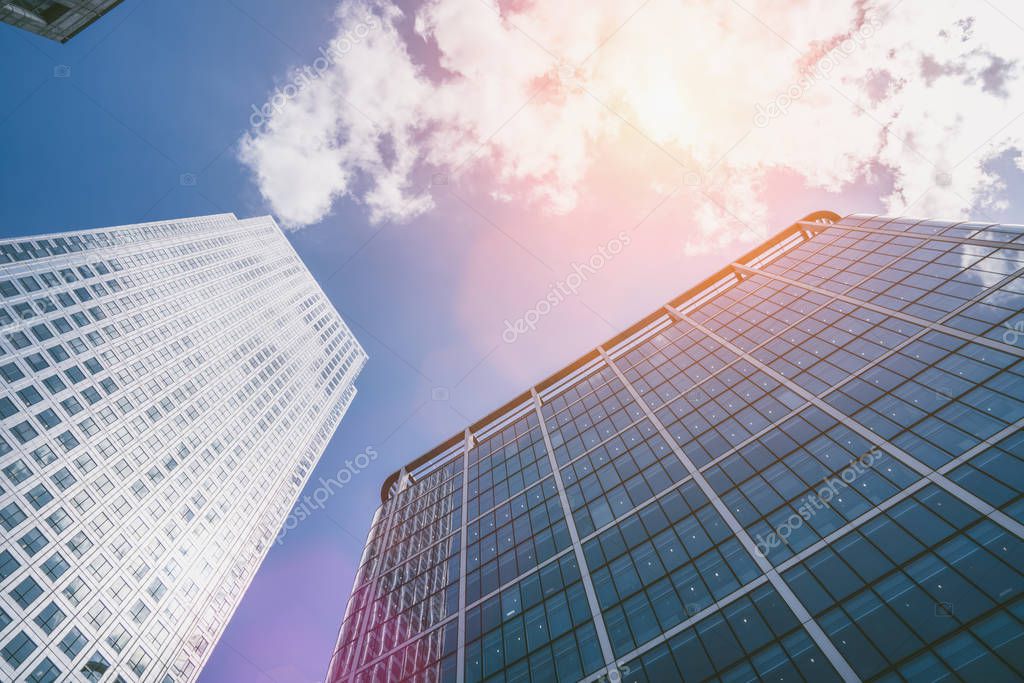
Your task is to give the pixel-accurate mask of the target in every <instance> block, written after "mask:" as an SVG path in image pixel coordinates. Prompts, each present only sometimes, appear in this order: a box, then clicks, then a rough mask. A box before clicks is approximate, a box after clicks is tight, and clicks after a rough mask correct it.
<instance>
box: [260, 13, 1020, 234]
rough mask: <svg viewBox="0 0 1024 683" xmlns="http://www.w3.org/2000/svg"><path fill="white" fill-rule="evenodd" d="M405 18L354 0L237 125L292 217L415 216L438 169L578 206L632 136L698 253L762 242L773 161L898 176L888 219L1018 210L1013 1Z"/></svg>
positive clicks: (429, 203) (270, 197)
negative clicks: (1011, 184)
mask: <svg viewBox="0 0 1024 683" xmlns="http://www.w3.org/2000/svg"><path fill="white" fill-rule="evenodd" d="M411 12H412V14H407V13H403V12H402V11H401V10H399V9H398V8H397V7H396V6H395V5H392V4H390V3H388V2H383V1H382V2H374V3H357V2H346V3H344V4H343V5H342V6H341V7H340V8H339V9H338V13H337V21H338V26H339V29H338V39H337V40H338V41H339V43H340V41H344V43H343V45H344V50H343V51H340V50H339V54H337V55H336V57H337V58H336V59H331V60H330V63H329V64H327V67H326V68H325V70H324V72H323V73H322V74H319V70H318V75H317V77H316V78H310V79H306V81H305V82H304V83H302V86H301V87H296V88H293V89H292V91H291V92H289V93H287V95H288V96H287V97H284V96H278V97H276V99H275V98H273V97H272V98H271V99H270V100H269V101H268V104H269V103H273V104H274V106H272V107H269V108H267V107H265V108H264V111H265V112H266V113H267V114H268V116H266V117H265V118H266V120H261V121H259V124H260V125H259V126H258V127H257V128H254V129H253V130H251V131H250V132H248V133H247V134H246V135H245V136H244V137H243V139H242V141H241V144H240V158H241V159H242V160H243V161H244V163H246V164H247V165H248V166H249V167H250V168H251V169H252V172H253V174H254V177H255V179H256V182H257V183H258V186H259V188H260V191H261V192H262V194H263V196H264V197H265V199H266V200H267V202H268V203H269V204H270V205H271V207H272V208H273V210H274V211H275V212H276V213H277V214H278V215H279V216H280V218H281V220H282V222H283V223H285V224H286V225H288V226H290V227H301V226H303V225H308V224H312V223H315V222H318V221H320V220H322V219H323V218H325V217H326V216H327V215H328V214H329V213H330V212H331V210H332V208H333V207H334V206H335V205H336V204H337V203H338V202H340V201H355V202H358V203H360V204H362V205H364V206H365V209H366V211H367V213H368V217H369V218H370V220H371V221H374V222H401V221H407V220H410V219H413V218H415V217H416V216H419V215H421V214H423V213H425V212H428V211H431V210H432V209H434V207H435V204H434V198H433V195H432V192H431V191H432V188H431V187H430V179H431V178H436V177H438V176H439V175H440V176H442V177H444V178H445V182H446V183H450V184H452V185H457V184H458V183H459V182H460V181H461V180H463V179H465V178H466V177H467V176H468V174H470V173H473V174H476V175H475V176H474V177H477V178H479V177H484V178H486V182H487V184H488V185H489V187H487V188H486V189H485V192H486V194H487V195H488V196H489V197H490V198H491V199H492V200H494V199H497V200H499V201H520V202H526V203H529V204H531V205H535V206H536V208H537V210H538V211H547V212H554V213H562V214H568V213H571V212H573V211H574V210H575V209H576V207H577V205H578V203H579V201H580V197H581V196H582V194H583V191H584V190H585V189H586V188H585V187H584V186H585V183H586V182H588V178H589V177H591V175H590V174H589V173H588V172H589V171H590V170H591V169H593V167H594V166H595V165H600V164H602V163H608V159H609V155H608V154H607V150H608V148H609V147H610V146H611V145H613V144H616V143H621V141H622V140H623V139H625V138H629V139H630V140H633V141H634V142H633V143H631V144H636V145H650V146H654V147H656V148H657V149H658V150H659V151H660V153H661V154H663V155H664V156H665V157H666V158H667V159H670V160H671V162H672V163H673V164H674V165H675V167H677V168H678V169H679V173H678V176H677V177H676V178H675V179H674V180H673V181H672V182H670V183H669V184H670V185H676V186H678V187H677V189H678V188H681V189H682V190H683V191H686V192H692V193H695V196H696V207H697V208H696V210H695V213H694V215H693V216H692V217H691V220H690V222H689V227H688V229H687V231H686V233H685V234H684V235H683V236H682V240H681V242H680V244H681V246H682V248H685V249H686V250H687V251H690V252H701V251H706V250H711V249H716V248H721V247H723V246H726V245H728V244H731V243H733V242H735V241H753V240H756V239H759V238H761V237H763V236H764V235H765V234H766V232H767V230H768V226H767V225H766V217H767V215H768V210H767V207H768V206H769V204H770V201H771V198H770V197H766V196H765V179H766V177H767V176H768V174H770V173H772V172H773V171H777V170H779V169H789V170H792V171H793V172H795V173H798V174H799V175H800V176H801V177H802V178H803V180H804V183H805V185H806V186H807V187H811V188H822V189H826V190H829V191H834V192H835V191H842V190H843V188H845V187H848V186H850V185H851V184H852V183H855V182H858V181H863V180H865V179H866V180H868V181H871V180H872V174H873V173H876V172H877V171H878V170H879V169H882V170H884V171H885V172H886V176H887V178H889V179H891V183H888V184H886V186H885V192H886V196H884V198H883V201H884V204H885V205H886V206H887V208H888V209H889V211H891V212H893V213H908V212H909V213H913V214H916V215H939V216H943V217H956V216H964V215H967V214H968V213H970V212H971V211H972V210H973V211H978V210H985V209H990V208H1000V207H1002V206H1003V205H1004V203H1005V185H1004V181H1003V179H1002V178H1000V177H999V176H998V175H997V174H996V173H995V172H994V171H992V170H991V163H990V162H991V161H992V160H993V159H995V158H996V157H999V156H1000V155H1003V154H1006V153H1007V151H1011V152H1012V153H1013V154H1014V156H1015V157H1016V159H1017V163H1018V166H1020V165H1021V164H1022V162H1021V156H1020V150H1022V149H1024V140H1022V138H1024V117H1020V114H1021V112H1024V81H1022V64H1024V29H1021V27H1020V26H1019V25H1018V24H1024V11H1022V10H1020V9H1015V8H1011V7H1009V3H1006V2H1002V3H1000V2H998V1H997V2H993V3H977V2H968V1H964V2H957V1H946V2H933V1H929V2H923V0H902V1H899V0H893V1H880V0H879V1H874V0H861V1H859V2H848V3H843V2H836V1H835V0H803V1H800V2H788V3H782V2H778V1H777V0H776V1H767V0H765V1H758V0H738V1H737V2H721V1H715V2H688V3H680V2H676V1H673V0H650V1H649V2H643V1H642V0H637V1H636V2H632V3H627V2H623V1H622V0H615V1H613V0H561V1H560V2H515V3H501V4H500V5H499V4H498V3H495V2H491V1H490V0H428V1H427V2H424V3H422V4H421V5H419V6H418V7H417V8H415V9H414V10H412V11H411ZM1013 12H1017V13H1018V14H1021V15H1022V16H1020V17H1017V19H1016V20H1014V19H1013V17H1012V13H1013ZM1004 13H1005V14H1004ZM1015 22H1016V23H1015ZM359 27H362V28H359ZM357 29H358V30H357ZM414 55H416V56H414ZM299 73H300V72H299V71H296V72H293V73H292V74H290V77H289V81H288V82H290V83H294V82H296V81H297V79H298V75H299ZM278 95H280V93H278ZM633 180H635V179H633ZM649 181H650V184H651V185H652V186H654V185H655V184H662V183H664V182H665V179H664V178H663V177H655V176H654V175H653V174H652V177H651V178H650V179H649Z"/></svg>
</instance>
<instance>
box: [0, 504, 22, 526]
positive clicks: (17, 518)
mask: <svg viewBox="0 0 1024 683" xmlns="http://www.w3.org/2000/svg"><path fill="white" fill-rule="evenodd" d="M24 521H25V513H24V512H23V511H22V509H21V508H20V507H18V504H17V503H8V504H7V505H6V506H4V507H3V508H0V526H3V528H4V529H6V530H7V531H10V530H11V529H13V528H14V527H16V526H18V525H19V524H21V523H22V522H24Z"/></svg>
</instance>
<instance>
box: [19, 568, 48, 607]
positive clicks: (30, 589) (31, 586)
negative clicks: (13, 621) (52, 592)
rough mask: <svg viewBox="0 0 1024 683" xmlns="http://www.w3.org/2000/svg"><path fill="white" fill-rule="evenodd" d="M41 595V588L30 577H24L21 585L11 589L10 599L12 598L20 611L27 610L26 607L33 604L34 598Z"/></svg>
mask: <svg viewBox="0 0 1024 683" xmlns="http://www.w3.org/2000/svg"><path fill="white" fill-rule="evenodd" d="M42 594H43V587H42V586H40V585H39V583H38V582H36V580H35V579H33V578H32V577H31V576H29V577H26V578H25V579H23V580H22V582H21V583H19V584H18V585H17V586H15V587H14V588H13V589H11V597H12V598H14V601H15V602H16V603H18V605H20V606H21V608H22V609H28V606H29V605H31V604H32V603H33V602H35V600H36V598H38V597H39V596H40V595H42Z"/></svg>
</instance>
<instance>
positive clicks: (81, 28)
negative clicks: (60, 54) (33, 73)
mask: <svg viewBox="0 0 1024 683" xmlns="http://www.w3.org/2000/svg"><path fill="white" fill-rule="evenodd" d="M122 2H124V0H117V2H115V3H114V4H113V5H111V6H110V7H107V8H106V9H105V10H103V11H102V12H100V13H99V14H97V15H96V16H94V17H93V18H92V19H90V20H89V21H87V22H85V23H84V24H82V25H81V26H79V27H78V28H76V29H75V30H74V31H72V32H71V33H69V34H68V35H66V36H64V37H63V38H61V39H60V40H59V41H58V42H59V43H60V44H61V45H63V44H64V43H66V42H68V41H69V40H71V39H72V38H74V37H75V36H77V35H78V34H79V33H81V32H82V31H84V30H85V29H87V28H89V27H90V26H92V25H93V24H95V23H96V22H97V21H99V20H100V19H101V18H103V17H105V16H106V15H107V13H108V12H110V11H111V10H113V9H114V8H116V7H117V6H118V5H120V4H121V3H122Z"/></svg>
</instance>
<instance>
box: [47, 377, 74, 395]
mask: <svg viewBox="0 0 1024 683" xmlns="http://www.w3.org/2000/svg"><path fill="white" fill-rule="evenodd" d="M43 386H45V387H46V389H47V391H49V392H50V393H51V394H56V393H59V392H61V391H64V390H65V389H67V388H68V387H67V385H66V384H64V380H62V379H61V378H60V376H58V375H50V376H49V377H47V378H46V379H44V380H43Z"/></svg>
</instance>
